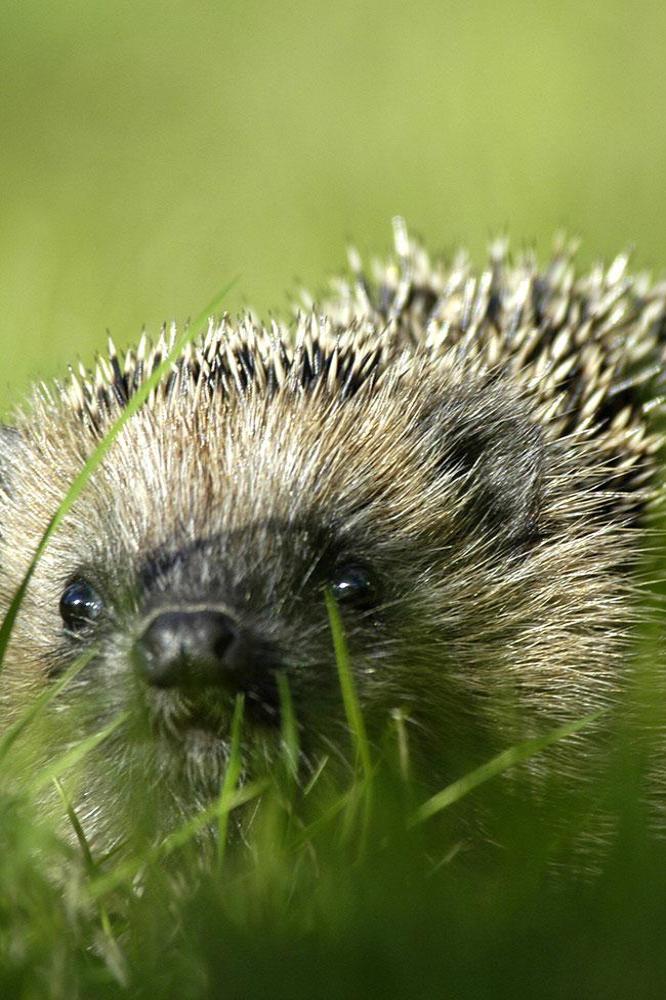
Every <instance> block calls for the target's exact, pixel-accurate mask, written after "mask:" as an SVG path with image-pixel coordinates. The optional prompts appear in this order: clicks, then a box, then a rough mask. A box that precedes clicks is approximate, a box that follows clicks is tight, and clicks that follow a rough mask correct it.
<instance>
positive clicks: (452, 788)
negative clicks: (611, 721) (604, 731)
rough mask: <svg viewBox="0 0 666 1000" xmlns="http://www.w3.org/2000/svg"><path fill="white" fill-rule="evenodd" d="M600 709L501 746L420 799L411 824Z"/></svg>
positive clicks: (561, 736)
mask: <svg viewBox="0 0 666 1000" xmlns="http://www.w3.org/2000/svg"><path fill="white" fill-rule="evenodd" d="M602 712H603V710H602V711H599V712H594V713H593V714H592V715H586V716H585V717H584V718H583V719H577V720H575V721H574V722H568V723H566V725H564V726H559V727H558V728H557V729H553V730H552V731H551V732H550V733H546V735H545V736H537V737H536V738H534V739H531V740H525V741H524V742H523V743H517V744H516V745H515V746H513V747H509V749H508V750H503V751H502V753H499V754H497V756H496V757H493V758H492V759H491V760H489V761H487V762H486V763H485V764H482V765H481V766H480V767H477V768H476V769H475V770H474V771H470V772H469V774H466V775H464V776H463V777H462V778H460V779H459V780H458V781H454V782H452V783H451V784H450V785H447V787H446V788H444V789H442V791H441V792H437V794H436V795H433V796H432V798H429V799H427V800H426V801H425V802H423V803H422V804H421V805H420V806H419V808H418V809H417V810H416V812H415V813H414V815H413V816H412V818H411V821H410V826H415V825H416V824H417V823H423V822H424V820H427V819H430V817H431V816H434V815H435V814H436V813H438V812H441V811H442V809H447V808H448V807H449V806H451V805H453V803H454V802H458V801H459V799H462V798H463V797H464V796H465V795H468V794H469V793H470V792H471V791H473V790H474V789H475V788H478V787H479V785H482V784H484V782H486V781H489V780H490V779H491V778H495V777H496V776H497V775H499V774H502V772H503V771H506V770H508V769H509V768H510V767H513V766H514V765H516V764H522V763H523V762H524V761H526V760H529V759H530V757H534V755H535V754H537V753H540V752H541V751H542V750H545V749H546V747H549V746H550V745H551V744H553V743H557V742H558V741H559V740H563V739H565V738H566V737H567V736H572V735H573V734H574V733H577V732H579V731H580V730H581V729H584V728H585V727H586V726H588V725H589V724H590V723H591V722H594V720H595V719H597V718H599V716H600V715H601V714H602Z"/></svg>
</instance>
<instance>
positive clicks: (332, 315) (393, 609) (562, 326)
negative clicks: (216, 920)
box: [0, 224, 666, 840]
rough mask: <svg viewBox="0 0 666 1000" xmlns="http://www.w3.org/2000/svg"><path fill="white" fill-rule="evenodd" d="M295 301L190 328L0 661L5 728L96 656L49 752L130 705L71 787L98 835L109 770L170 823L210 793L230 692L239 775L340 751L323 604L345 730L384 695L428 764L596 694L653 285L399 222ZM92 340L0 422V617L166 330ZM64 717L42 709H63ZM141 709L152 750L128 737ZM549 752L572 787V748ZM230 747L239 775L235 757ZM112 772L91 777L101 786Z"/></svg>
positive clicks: (483, 747)
mask: <svg viewBox="0 0 666 1000" xmlns="http://www.w3.org/2000/svg"><path fill="white" fill-rule="evenodd" d="M376 270H377V274H376V275H375V276H374V278H373V279H369V278H367V277H366V276H364V274H363V273H362V271H361V269H360V267H358V266H357V262H356V259H355V257H354V258H353V259H352V271H353V274H352V277H351V278H350V279H349V280H341V281H340V282H338V283H337V284H336V285H335V286H334V287H333V289H332V291H331V292H330V294H329V295H328V296H327V297H326V296H325V297H324V299H323V301H322V302H321V304H320V305H319V306H315V305H314V304H312V303H307V302H306V303H305V306H304V307H303V309H302V311H301V312H300V313H299V314H298V316H297V317H296V318H295V319H294V320H293V322H291V323H286V324H284V325H282V324H278V323H273V324H272V325H271V326H270V327H268V328H265V327H263V326H261V325H260V324H258V323H257V322H256V321H255V320H254V319H253V318H251V317H250V316H246V317H243V318H241V319H240V320H239V321H238V322H236V323H233V322H231V321H230V320H229V319H228V318H223V319H222V320H221V321H219V322H218V321H211V322H210V325H209V328H208V331H207V332H206V333H205V334H204V335H203V336H202V337H201V338H200V339H199V340H198V341H195V342H193V343H192V344H190V345H189V346H188V347H187V348H186V349H185V351H184V352H183V354H182V356H181V357H180V358H178V359H177V361H176V362H175V364H174V366H173V369H172V372H171V374H170V376H169V377H168V378H167V379H165V380H164V381H163V382H162V383H161V384H160V386H159V387H158V388H157V390H156V391H155V392H154V393H153V394H152V396H151V398H150V400H149V401H148V403H147V404H146V405H145V406H144V407H143V408H142V409H141V410H140V411H139V412H138V413H137V414H136V415H135V416H134V417H132V419H131V420H130V421H129V422H128V423H127V424H126V426H125V427H124V428H123V430H122V431H121V433H120V435H119V437H118V438H117V440H116V441H115V442H114V444H113V446H112V447H111V449H110V450H109V452H108V454H107V456H106V458H105V460H104V462H103V463H102V465H101V466H100V467H99V468H98V470H97V471H96V472H95V474H94V475H93V478H92V480H91V482H90V483H89V484H88V486H87V487H86V489H85V491H84V492H83V493H82V494H81V496H80V498H79V499H78V500H77V502H76V504H75V506H74V508H73V509H72V511H71V512H70V514H69V515H68V516H67V518H66V519H65V522H64V523H63V525H62V526H61V528H60V529H59V531H58V532H57V533H56V535H55V536H54V538H53V539H52V541H51V542H50V544H49V546H48V547H47V549H46V551H45V553H44V555H43V557H42V558H41V560H40V561H39V563H38V564H37V567H36V570H35V573H34V575H33V577H32V579H31V581H30V584H29V586H28V589H27V592H26V596H25V599H24V601H23V604H22V606H21V608H20V610H19V613H18V617H17V620H16V623H15V626H14V630H13V635H12V639H11V642H10V646H9V649H8V653H7V658H6V664H5V668H4V675H3V678H2V686H3V699H4V704H5V714H6V715H8V716H11V715H12V714H13V713H15V712H16V710H17V707H18V706H20V705H22V704H23V703H24V702H25V699H26V698H27V699H30V698H32V697H34V695H35V694H36V692H38V691H39V690H41V689H42V688H43V687H44V685H45V684H47V683H52V681H53V679H54V678H56V677H58V676H59V675H61V674H62V672H63V671H65V670H66V669H67V668H68V666H69V665H70V664H71V663H72V662H73V660H74V659H75V658H76V657H77V656H78V655H79V654H80V653H81V652H82V651H84V650H86V649H88V648H92V647H94V655H92V658H91V660H90V662H89V663H88V664H87V665H86V666H85V667H84V668H83V670H82V671H81V672H80V674H79V675H78V676H77V677H76V679H75V680H74V681H72V682H71V684H70V685H69V687H68V688H67V689H66V691H65V692H63V694H62V695H61V696H60V698H59V699H58V705H59V706H60V708H59V715H58V717H57V718H58V720H59V721H58V727H59V732H60V733H61V734H62V732H63V729H66V731H67V732H66V735H64V736H62V735H61V741H62V742H63V743H65V744H66V743H67V742H68V741H71V740H72V739H73V738H74V737H75V736H76V735H84V734H88V733H90V732H91V731H93V730H94V728H95V727H99V726H100V725H103V724H104V723H106V722H108V721H109V720H111V719H112V718H113V717H114V715H115V714H117V713H118V712H127V713H128V719H129V721H127V722H126V723H124V724H123V726H121V727H120V728H119V729H118V730H117V731H116V732H115V733H114V735H113V736H112V737H111V738H110V739H109V740H108V741H107V742H106V743H105V744H104V753H103V756H102V758H101V759H100V758H98V761H99V763H97V764H96V766H95V767H93V768H91V773H90V774H88V775H87V776H86V777H85V779H84V780H83V781H82V785H81V790H80V795H79V799H78V811H79V815H80V817H81V819H82V821H83V822H84V824H86V825H87V829H88V831H89V832H90V835H91V836H92V837H93V839H94V838H95V837H99V838H100V839H102V840H103V839H104V838H105V837H107V835H108V831H109V830H110V829H111V827H112V825H113V819H114V815H115V814H117V811H118V804H117V796H118V794H119V793H118V790H117V789H118V787H119V785H120V787H122V786H123V784H124V783H125V782H126V781H131V780H132V779H136V780H138V781H139V783H141V784H142V785H144V786H150V787H151V788H153V789H156V790H157V791H156V794H158V795H159V796H160V801H163V802H164V803H166V805H165V807H164V808H165V811H166V813H168V814H169V816H172V814H173V812H174V811H175V812H180V811H189V810H191V809H192V808H193V807H195V806H198V805H201V804H202V803H205V802H207V801H208V800H209V799H210V797H211V795H214V794H216V792H217V790H218V789H219V783H220V779H221V776H222V774H223V772H224V768H225V763H226V760H227V757H228V752H229V727H230V718H231V712H232V709H233V704H234V698H235V695H236V693H237V692H239V691H242V692H243V693H244V695H245V704H246V725H245V730H244V733H245V741H246V744H247V747H248V750H247V755H248V756H247V760H248V761H249V760H250V758H251V757H252V756H253V755H254V757H255V758H256V756H257V755H258V757H259V758H261V759H264V758H265V759H267V760H270V759H271V755H273V754H274V753H275V748H276V746H277V745H278V743H279V735H280V700H279V694H278V684H277V679H276V678H277V676H278V674H279V673H283V674H284V675H285V676H286V678H287V680H288V684H289V688H290V691H291V694H292V698H293V701H294V706H295V711H296V716H297V718H298V720H299V724H300V727H301V748H302V756H303V761H302V766H303V768H304V769H305V770H307V768H308V766H315V761H316V759H317V758H318V755H320V754H321V753H329V754H333V755H335V754H337V753H338V752H339V748H340V747H344V746H346V741H347V734H346V726H345V721H344V713H343V710H342V705H341V700H340V695H339V690H338V681H337V673H336V668H335V661H334V655H333V647H332V641H331V636H330V629H329V623H328V618H327V614H326V609H325V604H324V600H323V592H324V589H325V588H326V587H329V588H330V589H331V590H332V592H333V593H334V595H335V596H336V597H337V598H338V601H339V606H340V611H341V614H342V619H343V623H344V627H345V631H346V636H347V640H348V643H349V648H350V653H351V658H352V664H353V669H354V676H355V681H356V686H357V689H358V693H359V698H360V701H361V704H362V707H363V709H364V711H365V714H366V718H367V721H368V725H369V727H370V731H371V733H373V734H378V733H380V732H381V729H382V727H383V725H384V724H385V721H386V719H387V718H388V716H389V714H390V713H391V712H392V711H393V710H395V709H398V708H399V709H401V710H402V711H403V712H404V714H405V715H406V716H407V718H408V719H409V720H410V722H411V726H410V730H409V731H410V733H411V738H412V742H413V747H414V753H415V756H416V758H418V757H419V756H420V757H422V758H423V759H424V760H425V761H427V762H428V763H427V764H426V766H431V767H432V771H433V776H434V780H435V781H436V782H440V783H441V782H443V781H445V780H447V778H449V777H455V776H457V775H458V774H459V773H460V770H461V768H463V767H465V766H468V765H469V764H470V763H471V762H477V763H478V762H479V760H482V759H484V756H485V754H486V752H487V751H488V750H489V749H490V748H491V747H492V748H498V749H499V748H501V747H502V746H506V745H508V744H510V743H512V742H515V741H516V740H518V739H523V738H527V737H530V736H534V735H539V734H541V733H543V731H544V729H547V728H548V727H549V726H552V725H555V724H557V723H560V722H564V721H568V720H572V719H575V718H579V717H580V716H582V715H586V714H588V713H590V712H593V711H595V710H596V709H598V708H604V707H607V706H612V705H613V704H614V703H615V702H616V701H617V699H618V697H620V695H621V692H622V689H623V685H624V682H625V678H626V675H627V659H628V652H627V651H628V645H629V642H630V639H631V634H632V628H633V626H634V623H635V619H636V616H637V613H638V611H637V608H638V604H637V600H636V593H635V584H634V582H633V580H632V568H633V567H634V566H635V564H636V562H637V560H638V557H639V555H640V551H641V538H642V534H641V532H642V519H643V512H644V508H645V505H646V503H647V502H648V501H649V500H650V498H651V496H652V495H653V494H654V490H655V476H656V464H657V463H656V459H657V455H658V452H659V448H660V446H661V439H660V436H659V433H658V411H659V405H658V404H659V394H660V384H661V379H662V376H663V370H664V362H663V339H664V322H665V320H664V317H665V315H666V289H664V288H663V287H660V286H654V285H652V284H651V283H650V281H649V280H648V279H647V278H645V277H642V276H639V277H631V276H629V275H628V274H627V261H626V258H624V257H619V258H618V259H617V260H616V261H615V262H614V263H613V264H612V265H611V266H610V267H609V268H607V269H605V268H602V267H597V268H594V269H592V270H591V271H590V272H589V273H587V274H584V275H582V276H576V274H575V270H574V263H573V259H572V254H571V251H570V249H569V248H567V247H565V246H560V247H559V248H558V249H557V250H556V252H555V254H554V256H553V258H552V260H551V261H550V263H549V264H548V265H547V267H546V268H544V269H540V268H539V267H538V266H537V264H536V263H535V261H534V260H533V259H532V258H531V257H529V256H526V257H525V258H523V259H522V260H520V261H519V262H518V263H516V264H515V265H514V264H511V263H510V262H509V259H508V256H507V253H506V250H505V249H504V248H502V247H499V246H497V247H495V248H494V250H493V252H492V253H491V256H490V261H489V263H488V265H487V266H486V268H485V269H484V270H482V271H481V272H480V273H476V272H475V271H474V270H473V268H471V266H470V265H469V264H468V263H467V262H466V261H464V260H463V259H462V258H459V259H457V260H456V261H454V262H453V263H452V264H451V265H447V264H445V263H444V262H438V261H434V262H433V261H431V260H430V259H429V258H428V256H427V255H426V253H425V251H424V250H423V249H422V248H421V247H420V246H418V245H416V244H413V243H410V242H409V241H408V240H407V237H406V235H405V232H404V227H403V226H402V225H401V224H398V225H397V227H396V256H395V258H394V259H393V260H391V261H389V262H388V263H386V264H381V265H378V267H377V269H376ZM174 338H175V331H174V330H171V331H170V332H168V333H167V332H166V331H165V332H164V333H163V335H162V338H161V340H160V341H159V343H158V344H157V345H155V346H154V347H150V346H149V345H148V344H147V342H146V341H145V340H142V342H141V344H140V345H139V347H138V348H137V349H136V350H130V351H127V352H126V353H125V354H124V355H119V354H118V353H116V352H115V350H113V349H110V352H109V355H108V356H107V357H104V358H100V360H99V363H98V367H97V371H96V373H93V374H89V373H87V372H84V371H82V372H80V373H76V372H71V373H70V376H69V378H68V379H67V380H66V381H65V382H64V383H63V384H60V385H57V386H53V387H42V388H40V389H38V390H37V391H36V393H35V395H34V397H33V399H32V402H31V404H30V406H29V408H28V409H26V411H25V412H24V413H23V414H19V415H18V417H17V420H16V427H15V428H14V429H13V430H11V431H10V430H8V429H7V430H5V432H4V434H3V438H2V441H3V454H2V466H1V473H2V478H3V486H4V490H3V493H2V498H1V500H0V530H1V533H2V539H1V543H0V567H1V578H0V603H1V606H2V608H1V609H2V610H3V611H4V610H6V609H7V607H8V606H9V603H10V601H11V598H12V596H13V594H14V593H15V591H16V588H17V587H18V586H19V584H20V582H21V579H22V577H23V574H24V573H25V571H26V569H27V567H28V564H29V562H30V558H31V556H32V554H33V552H34V550H35V548H36V546H37V544H38V542H39V539H40V537H41V535H42V533H43V531H44V529H45V527H46V525H47V523H48V521H49V519H50V517H51V516H52V514H53V512H54V510H55V509H56V508H57V506H58V503H59V501H60V499H61V498H62V496H63V495H64V494H65V492H66V491H67V488H68V486H69V484H70V482H71V481H72V479H73V478H74V476H75V475H76V474H77V472H78V471H79V470H80V468H81V465H82V463H83V462H84V460H85V459H86V457H87V456H88V455H89V454H90V452H91V451H92V449H93V448H94V447H95V445H96V444H97V443H98V441H99V440H100V439H101V437H102V436H103V435H104V432H105V430H106V429H107V428H108V427H109V426H110V425H111V423H112V422H113V421H114V420H115V419H116V417H117V416H118V414H119V413H120V412H121V410H122V408H123V407H124V406H125V404H126V402H127V400H128V399H129V398H130V397H131V395H132V393H133V392H134V391H135V390H136V388H137V386H138V385H140V384H141V383H142V381H143V380H144V379H145V378H146V377H147V374H148V373H149V372H150V371H151V370H152V369H153V368H154V366H155V365H156V364H157V363H159V361H160V360H161V359H162V358H163V357H164V355H165V353H166V352H167V351H168V350H169V347H170V345H171V344H173V341H174ZM65 711H66V712H68V713H69V716H68V718H69V719H70V722H69V723H68V724H67V725H66V726H65V725H63V713H64V712H65ZM138 718H140V719H142V720H144V721H145V722H146V724H147V726H148V731H149V736H148V737H146V736H145V734H144V736H141V737H139V736H136V735H133V734H135V729H136V727H134V725H133V720H135V719H138ZM573 742H574V751H573V752H571V749H569V752H568V753H567V752H566V748H565V749H563V750H562V752H561V754H560V756H559V757H556V758H555V759H556V766H558V767H560V768H561V769H563V770H565V771H566V769H568V768H570V769H571V771H572V773H573V772H574V771H575V770H576V769H577V768H578V764H579V762H578V761H577V759H576V758H577V752H576V748H575V740H574V741H573ZM252 766H254V765H253V764H250V763H248V767H249V768H251V767H252ZM111 777H113V779H114V780H113V782H112V783H111V784H110V778H111Z"/></svg>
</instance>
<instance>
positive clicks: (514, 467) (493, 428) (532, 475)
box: [440, 407, 545, 544]
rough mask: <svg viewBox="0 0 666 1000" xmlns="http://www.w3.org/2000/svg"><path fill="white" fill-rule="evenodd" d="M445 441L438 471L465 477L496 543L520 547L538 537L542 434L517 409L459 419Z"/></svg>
mask: <svg viewBox="0 0 666 1000" xmlns="http://www.w3.org/2000/svg"><path fill="white" fill-rule="evenodd" d="M445 437H446V452H445V455H444V457H443V458H442V460H441V462H440V468H441V469H447V470H448V471H449V472H454V473H458V474H461V475H462V476H464V477H465V490H464V492H465V496H466V498H467V499H468V503H469V505H470V508H471V510H472V511H473V514H474V516H475V517H479V518H483V519H484V521H486V522H487V523H488V524H489V525H491V526H492V527H493V528H494V529H495V530H496V531H497V536H498V540H499V539H505V540H507V541H510V542H511V543H512V544H520V543H521V542H523V541H527V540H529V539H531V538H534V537H535V536H536V534H537V530H538V511H539V506H540V498H541V489H542V481H543V469H544V457H545V445H544V439H543V432H542V431H541V429H540V428H539V427H538V426H537V425H535V424H534V423H533V422H532V421H531V420H530V419H529V418H528V416H527V414H526V413H524V412H523V411H522V408H520V407H518V408H517V409H516V410H513V408H512V409H511V411H510V412H504V413H501V414H498V413H495V414H494V415H493V417H492V419H487V420H485V421H480V420H479V419H478V417H477V418H475V419H473V420H472V419H469V418H468V419H465V418H464V417H462V419H461V414H458V419H457V420H456V421H455V424H454V426H453V428H451V427H450V426H449V427H448V428H447V429H446V432H445Z"/></svg>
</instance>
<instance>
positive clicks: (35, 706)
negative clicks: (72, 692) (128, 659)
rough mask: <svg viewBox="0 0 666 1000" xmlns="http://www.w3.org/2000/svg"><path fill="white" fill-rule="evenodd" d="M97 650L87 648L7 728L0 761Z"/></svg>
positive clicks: (3, 735)
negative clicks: (58, 678)
mask: <svg viewBox="0 0 666 1000" xmlns="http://www.w3.org/2000/svg"><path fill="white" fill-rule="evenodd" d="M96 652H97V650H96V649H95V648H94V647H93V648H92V649H88V650H86V652H85V653H83V655H82V656H79V657H77V658H76V660H75V661H74V663H73V664H72V665H71V667H70V668H69V670H67V671H66V673H65V674H63V676H62V677H61V678H60V680H59V681H57V682H56V683H55V684H53V685H52V686H51V687H48V688H46V689H45V690H44V691H42V693H41V694H40V695H39V697H38V698H35V700H34V701H33V702H32V704H31V705H30V706H29V707H28V709H27V711H26V712H24V713H23V715H21V716H20V717H19V718H18V719H16V721H15V722H13V723H12V724H11V725H10V726H8V727H7V729H5V731H4V733H3V734H2V738H0V763H2V761H3V760H4V758H5V757H6V756H7V753H8V752H9V750H10V749H11V748H12V746H13V745H14V743H15V742H16V740H17V739H18V737H19V736H20V735H21V733H22V732H23V731H24V730H25V729H26V728H27V727H28V726H29V725H30V723H31V722H34V720H35V719H36V718H37V717H38V716H39V715H41V713H42V712H43V711H44V709H45V708H46V707H47V705H49V704H50V703H51V702H52V701H53V700H54V699H55V698H57V697H58V695H59V694H60V692H61V691H62V690H63V689H64V688H66V687H67V685H68V684H69V683H70V681H72V680H73V679H74V678H75V677H76V676H77V674H79V673H80V672H81V671H82V670H83V668H84V667H85V666H86V664H88V663H90V661H91V659H92V658H93V656H94V655H95V653H96Z"/></svg>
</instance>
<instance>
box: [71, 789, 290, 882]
mask: <svg viewBox="0 0 666 1000" xmlns="http://www.w3.org/2000/svg"><path fill="white" fill-rule="evenodd" d="M269 784H270V782H269V780H268V779H267V778H266V779H264V780H262V781H257V782H255V783H254V784H251V785H244V786H243V788H241V789H239V790H238V791H237V792H236V793H235V794H234V795H233V796H232V797H231V798H230V799H229V801H228V802H227V811H228V812H233V810H234V809H238V807H239V806H242V805H245V803H246V802H251V801H252V799H256V798H257V797H258V796H259V795H263V793H264V792H265V791H266V789H267V788H268V787H269ZM219 809H220V803H219V801H215V802H214V803H213V804H212V805H211V806H209V807H208V808H207V809H204V810H202V812H200V813H197V815H196V816H193V817H192V819H190V820H188V821H187V823H184V824H183V825H182V826H181V827H179V828H178V829H177V830H174V832H173V833H170V834H169V835H168V837H165V838H164V840H163V841H162V842H161V843H159V844H156V845H155V847H153V848H152V849H151V850H149V851H147V852H146V854H145V855H144V856H143V857H132V858H128V859H127V860H126V861H123V862H121V864H119V865H118V866H117V868H114V870H113V871H112V872H109V873H108V875H102V876H101V877H100V878H98V879H95V881H94V882H92V883H91V885H90V894H91V896H92V897H93V899H97V898H99V897H100V896H103V895H105V894H106V893H108V892H113V890H114V889H118V888H119V887H120V886H122V885H124V884H125V883H127V882H129V881H131V880H132V879H133V878H134V876H135V875H137V874H138V873H139V872H140V871H141V869H142V868H144V867H145V866H146V865H151V864H154V863H155V862H157V861H159V860H160V859H162V858H166V857H168V856H169V855H170V854H173V852H174V851H175V850H177V849H178V848H179V847H184V845H185V844H186V843H187V842H188V841H189V840H192V838H193V837H196V836H197V834H199V833H201V831H202V830H204V829H205V828H206V827H207V826H209V824H210V823H212V822H213V821H214V820H215V818H216V816H217V815H218V812H219Z"/></svg>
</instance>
